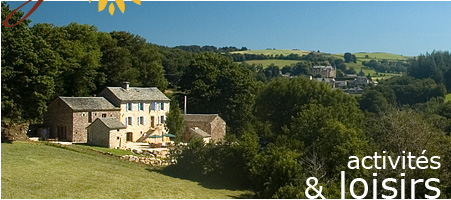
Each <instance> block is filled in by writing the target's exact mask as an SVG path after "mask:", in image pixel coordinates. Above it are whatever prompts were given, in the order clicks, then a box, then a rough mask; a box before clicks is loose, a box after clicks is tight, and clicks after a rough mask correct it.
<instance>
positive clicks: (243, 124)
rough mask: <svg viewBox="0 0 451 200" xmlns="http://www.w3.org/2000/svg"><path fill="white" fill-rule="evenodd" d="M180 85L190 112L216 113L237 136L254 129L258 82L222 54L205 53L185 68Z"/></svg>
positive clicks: (244, 69) (246, 70)
mask: <svg viewBox="0 0 451 200" xmlns="http://www.w3.org/2000/svg"><path fill="white" fill-rule="evenodd" d="M180 86H181V91H182V92H183V93H184V94H185V95H187V96H188V108H187V109H188V112H189V113H211V114H213V113H217V114H219V115H220V116H221V117H222V118H223V119H224V120H225V121H226V122H227V125H228V127H229V128H230V131H231V132H232V133H234V134H237V135H241V134H242V133H244V132H246V130H248V129H249V128H250V127H251V122H252V120H253V113H252V111H253V105H254V99H255V94H254V92H255V88H256V82H255V79H254V77H253V76H252V74H251V73H250V71H249V70H248V69H246V68H244V67H242V66H240V65H238V64H235V63H233V62H232V61H231V60H229V59H227V58H225V57H223V56H222V55H218V54H212V53H202V54H199V55H198V56H197V57H196V58H195V59H194V60H193V61H192V62H191V64H190V65H189V66H188V67H187V68H186V69H185V71H184V74H183V76H182V78H181V80H180Z"/></svg>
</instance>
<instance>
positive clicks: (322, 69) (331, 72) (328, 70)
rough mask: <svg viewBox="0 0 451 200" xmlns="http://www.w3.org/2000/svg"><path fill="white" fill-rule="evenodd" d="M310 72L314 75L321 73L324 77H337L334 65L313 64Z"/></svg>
mask: <svg viewBox="0 0 451 200" xmlns="http://www.w3.org/2000/svg"><path fill="white" fill-rule="evenodd" d="M310 73H311V74H312V75H313V77H315V76H318V75H320V76H321V77H323V78H336V77H337V71H336V69H335V68H334V67H332V66H313V67H312V68H311V69H310Z"/></svg>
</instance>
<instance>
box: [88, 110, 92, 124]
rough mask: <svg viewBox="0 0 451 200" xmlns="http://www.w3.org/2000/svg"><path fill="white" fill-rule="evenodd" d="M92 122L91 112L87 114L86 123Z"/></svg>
mask: <svg viewBox="0 0 451 200" xmlns="http://www.w3.org/2000/svg"><path fill="white" fill-rule="evenodd" d="M91 122H92V112H88V123H91Z"/></svg>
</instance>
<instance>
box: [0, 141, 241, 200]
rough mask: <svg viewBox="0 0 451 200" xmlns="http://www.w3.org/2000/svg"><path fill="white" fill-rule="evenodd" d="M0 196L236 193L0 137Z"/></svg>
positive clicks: (76, 150) (78, 150) (83, 152)
mask: <svg viewBox="0 0 451 200" xmlns="http://www.w3.org/2000/svg"><path fill="white" fill-rule="evenodd" d="M1 150H2V155H1V156H2V157H1V158H2V162H1V166H2V170H1V176H2V177H1V179H2V182H1V183H2V187H1V195H2V198H7V199H9V198H13V199H15V198H26V199H35V198H38V199H47V198H52V199H53V198H57V199H72V198H76V199H91V198H94V199H155V198H157V199H163V198H171V199H172V198H174V199H177V198H238V197H241V195H246V194H249V192H248V191H243V190H238V189H234V188H232V189H230V188H229V189H224V187H221V186H218V185H214V184H205V183H200V182H195V181H190V180H185V179H180V178H177V177H175V176H170V175H164V174H162V173H160V172H159V171H157V170H153V169H151V168H150V167H148V166H146V165H142V164H138V163H132V162H128V161H122V160H120V159H118V158H116V157H113V156H107V155H102V154H99V153H95V152H91V153H89V151H88V150H87V148H85V147H78V146H72V147H69V148H67V149H65V148H60V147H54V146H48V145H45V144H43V143H31V142H14V143H12V144H9V143H2V144H1Z"/></svg>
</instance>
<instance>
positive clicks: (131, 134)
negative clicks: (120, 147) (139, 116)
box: [126, 132, 133, 142]
mask: <svg viewBox="0 0 451 200" xmlns="http://www.w3.org/2000/svg"><path fill="white" fill-rule="evenodd" d="M126 140H127V141H128V142H131V141H132V140H133V133H131V132H128V133H127V136H126Z"/></svg>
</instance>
